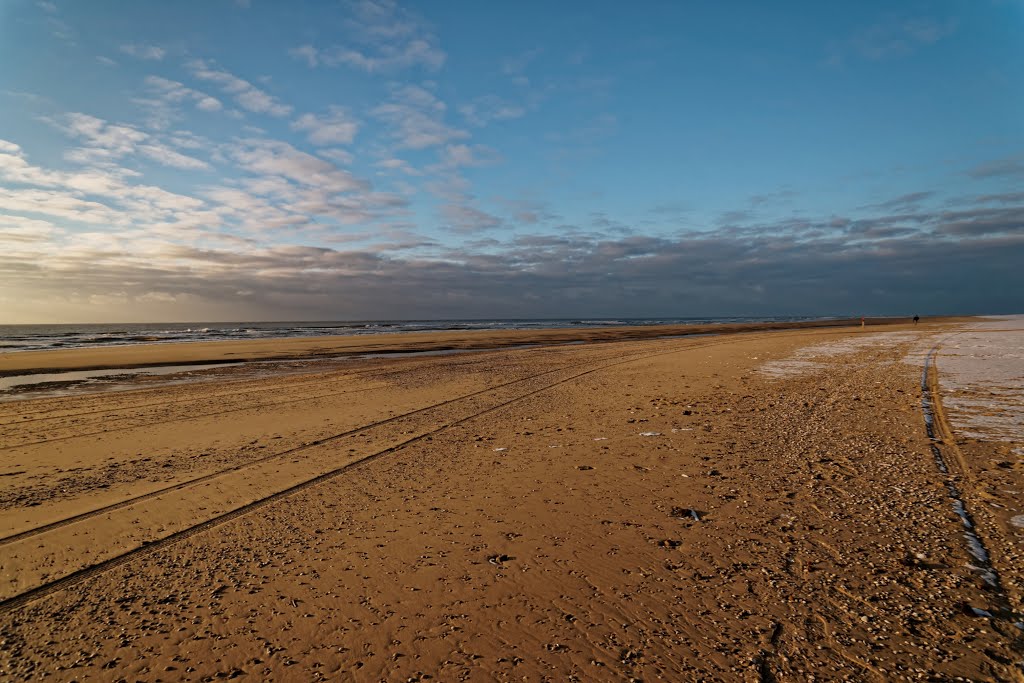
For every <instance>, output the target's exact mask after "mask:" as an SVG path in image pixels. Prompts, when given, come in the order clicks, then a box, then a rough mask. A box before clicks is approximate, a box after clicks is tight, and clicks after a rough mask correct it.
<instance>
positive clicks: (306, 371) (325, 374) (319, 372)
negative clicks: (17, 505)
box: [0, 349, 496, 426]
mask: <svg viewBox="0 0 1024 683" xmlns="http://www.w3.org/2000/svg"><path fill="white" fill-rule="evenodd" d="M493 350H496V349H483V350H482V352H483V351H493ZM308 360H309V359H298V360H297V361H295V362H305V361H308ZM353 360H371V361H372V360H389V361H390V362H391V363H394V362H395V361H398V360H405V359H365V358H360V357H358V356H357V357H354V358H353ZM408 360H409V361H419V360H421V359H418V358H410V359H408ZM479 361H480V358H478V357H474V358H472V359H469V358H466V359H459V360H456V361H453V364H457V365H470V364H472V363H477V362H479ZM257 362H263V361H257ZM287 362H288V361H280V362H277V361H275V363H278V364H281V363H287ZM310 362H314V363H315V362H318V361H310ZM245 365H248V364H246V363H240V364H239V365H238V367H242V366H245ZM404 371H405V370H404V369H393V368H390V367H370V368H365V369H362V370H353V369H349V368H342V369H334V370H324V369H322V368H315V367H308V368H302V369H299V370H296V371H294V372H287V373H276V374H273V375H272V376H273V377H276V378H279V377H282V376H289V375H291V376H292V377H295V378H299V379H301V378H304V377H308V376H310V375H315V376H316V377H317V378H318V379H317V380H309V381H300V382H295V383H292V384H290V385H289V386H288V389H297V388H301V387H305V386H310V385H317V384H322V383H323V382H324V381H328V382H334V381H338V380H345V379H351V378H358V377H362V376H364V375H371V374H374V373H377V374H381V375H383V376H391V375H397V374H401V373H402V372H404ZM264 381H265V379H264V378H260V377H256V378H253V377H245V378H239V379H231V378H230V377H226V378H220V382H221V383H224V384H230V385H234V386H235V387H238V388H239V390H238V391H222V392H219V393H211V394H208V395H207V396H206V398H222V397H232V396H243V395H245V394H251V393H258V392H264V391H268V390H269V389H270V388H269V387H266V386H262V385H261V384H262V383H263V382H264ZM244 384H250V385H256V386H251V387H249V388H242V385H244ZM177 386H178V387H179V388H185V387H188V386H191V385H190V384H181V385H177ZM167 388H168V385H156V386H152V387H144V388H139V389H132V390H128V391H118V392H113V393H109V392H108V393H102V394H101V392H96V393H89V394H81V395H78V396H62V397H50V398H39V399H31V398H29V399H25V400H19V401H7V402H3V403H0V405H3V406H4V407H5V412H6V413H7V415H6V416H5V417H9V418H10V419H6V420H5V419H3V418H0V426H16V425H21V424H31V423H34V422H40V421H44V420H57V419H61V418H72V417H82V416H87V415H98V414H103V413H111V412H116V411H119V410H133V409H137V408H148V407H160V406H167V405H171V404H174V403H183V402H188V401H194V400H195V398H193V397H185V398H169V399H165V400H162V401H156V402H153V403H139V404H133V403H130V401H131V399H132V398H133V397H135V396H143V397H145V396H147V395H149V394H151V393H153V392H154V391H158V390H167ZM97 395H103V396H105V397H107V398H108V400H109V399H110V398H114V399H115V400H116V399H121V400H123V401H124V405H116V406H112V407H110V408H100V409H96V410H85V411H78V412H60V411H63V410H67V409H66V408H62V407H54V408H52V409H50V410H49V411H40V410H39V409H38V408H37V407H34V406H32V405H30V404H31V403H32V402H33V401H35V400H43V401H47V400H48V401H55V402H57V401H59V402H75V400H76V399H78V398H83V397H95V396H97ZM22 406H25V407H24V408H21V407H22ZM40 412H43V413H46V412H50V413H60V414H57V415H42V416H40V417H34V418H29V419H15V418H17V417H19V416H23V415H26V414H38V413H40Z"/></svg>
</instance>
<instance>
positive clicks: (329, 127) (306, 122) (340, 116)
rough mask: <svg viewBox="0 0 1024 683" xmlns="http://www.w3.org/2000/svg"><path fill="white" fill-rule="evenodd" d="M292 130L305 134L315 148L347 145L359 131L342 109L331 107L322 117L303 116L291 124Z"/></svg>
mask: <svg viewBox="0 0 1024 683" xmlns="http://www.w3.org/2000/svg"><path fill="white" fill-rule="evenodd" d="M292 130H299V131H303V132H305V133H306V135H307V138H308V139H309V141H310V142H311V143H313V144H314V145H317V146H324V145H337V144H342V145H347V144H349V143H351V142H352V140H353V139H354V138H355V136H356V131H358V130H359V124H358V122H356V120H355V119H354V118H352V116H351V115H350V114H349V112H348V110H347V109H345V108H344V107H337V106H332V107H330V108H329V109H328V112H327V113H326V114H324V115H322V116H316V115H315V114H303V115H302V116H300V117H299V118H297V119H296V120H295V121H293V122H292Z"/></svg>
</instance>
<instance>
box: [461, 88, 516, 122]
mask: <svg viewBox="0 0 1024 683" xmlns="http://www.w3.org/2000/svg"><path fill="white" fill-rule="evenodd" d="M459 113H460V114H462V115H463V116H464V117H465V118H466V121H468V122H469V123H470V124H471V125H474V126H486V125H488V124H489V123H492V122H494V121H509V120H511V119H518V118H520V117H522V116H524V115H525V114H526V108H525V107H521V106H519V105H516V104H511V103H508V102H505V101H504V100H502V99H501V98H499V97H497V96H495V95H484V96H483V97H478V98H476V99H475V100H473V101H472V102H469V103H468V104H464V105H462V106H460V107H459Z"/></svg>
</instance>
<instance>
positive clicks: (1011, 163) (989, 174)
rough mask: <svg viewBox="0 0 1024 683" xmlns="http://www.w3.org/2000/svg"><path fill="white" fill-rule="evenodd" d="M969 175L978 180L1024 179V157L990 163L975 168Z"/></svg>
mask: <svg viewBox="0 0 1024 683" xmlns="http://www.w3.org/2000/svg"><path fill="white" fill-rule="evenodd" d="M967 175H969V176H971V177H972V178H977V179H983V178H997V177H1007V178H1018V177H1024V156H1016V157H1009V158H1006V159H995V160H993V161H988V162H985V163H983V164H979V165H977V166H975V167H974V168H972V169H971V170H969V171H968V172H967Z"/></svg>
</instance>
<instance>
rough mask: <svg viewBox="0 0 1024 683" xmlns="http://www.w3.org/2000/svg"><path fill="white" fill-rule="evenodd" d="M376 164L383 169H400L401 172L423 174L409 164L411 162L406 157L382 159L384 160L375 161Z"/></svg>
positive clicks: (413, 174)
mask: <svg viewBox="0 0 1024 683" xmlns="http://www.w3.org/2000/svg"><path fill="white" fill-rule="evenodd" d="M374 166H377V167H378V168H383V169H385V170H387V171H399V172H401V173H404V174H405V175H412V176H418V175H423V174H422V173H420V172H419V171H417V170H416V169H415V168H413V167H412V166H411V165H410V164H409V162H408V161H406V160H405V159H398V158H390V159H382V160H380V161H378V162H377V163H375V164H374Z"/></svg>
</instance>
